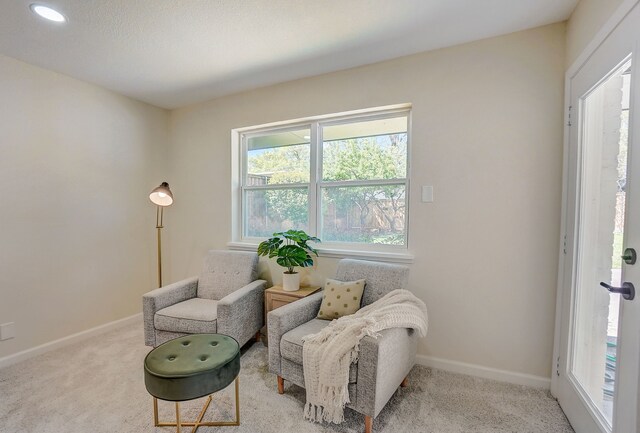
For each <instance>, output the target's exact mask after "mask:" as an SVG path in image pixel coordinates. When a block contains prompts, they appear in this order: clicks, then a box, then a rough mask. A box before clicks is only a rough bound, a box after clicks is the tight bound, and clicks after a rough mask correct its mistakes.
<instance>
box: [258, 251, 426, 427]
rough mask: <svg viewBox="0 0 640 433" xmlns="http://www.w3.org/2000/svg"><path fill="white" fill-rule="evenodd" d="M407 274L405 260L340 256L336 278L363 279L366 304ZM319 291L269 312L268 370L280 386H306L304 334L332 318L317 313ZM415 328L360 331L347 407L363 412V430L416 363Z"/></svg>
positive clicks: (404, 283)
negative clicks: (364, 333) (392, 261)
mask: <svg viewBox="0 0 640 433" xmlns="http://www.w3.org/2000/svg"><path fill="white" fill-rule="evenodd" d="M408 278H409V269H408V268H407V267H406V266H400V265H392V264H387V263H378V262H369V261H363V260H351V259H343V260H341V261H340V263H339V264H338V269H337V271H336V279H337V280H340V281H354V280H358V279H364V280H365V289H364V294H363V297H362V305H363V306H364V305H368V304H371V303H372V302H374V301H376V300H378V299H380V298H381V297H383V296H384V295H386V294H387V293H389V292H391V291H392V290H395V289H405V288H406V286H407V282H408ZM321 302H322V292H319V293H316V294H314V295H311V296H308V297H306V298H304V299H301V300H299V301H296V302H292V303H290V304H288V305H285V306H282V307H280V308H278V309H276V310H273V311H271V312H269V316H268V322H269V326H268V332H269V370H270V371H271V372H272V373H274V374H276V375H277V376H278V392H279V393H280V394H282V393H283V392H284V381H285V380H288V381H290V382H291V383H294V384H296V385H298V386H301V387H303V388H304V373H303V368H302V338H303V337H304V336H306V335H309V334H315V333H316V332H318V331H320V330H321V329H322V328H324V327H325V326H327V325H328V324H329V323H330V321H328V320H321V319H317V318H316V316H317V314H318V310H319V309H320V304H321ZM417 347H418V333H417V332H416V331H413V330H410V329H405V328H392V329H387V330H384V331H382V335H381V336H380V337H379V338H372V337H364V338H363V339H362V340H361V342H360V354H359V357H358V359H359V360H358V362H357V363H355V364H352V365H351V368H350V370H349V386H348V389H349V398H350V400H351V403H350V404H348V405H347V407H348V408H351V409H353V410H355V411H356V412H359V413H361V414H363V415H365V432H366V433H371V429H372V426H373V419H374V418H375V417H376V416H378V414H379V413H380V411H381V410H382V408H383V407H384V406H385V405H386V404H387V402H388V401H389V399H390V398H391V396H392V395H393V393H394V392H395V391H396V389H397V388H398V386H406V384H407V381H406V377H407V375H408V374H409V371H410V370H411V368H412V367H413V365H414V364H415V358H416V351H417Z"/></svg>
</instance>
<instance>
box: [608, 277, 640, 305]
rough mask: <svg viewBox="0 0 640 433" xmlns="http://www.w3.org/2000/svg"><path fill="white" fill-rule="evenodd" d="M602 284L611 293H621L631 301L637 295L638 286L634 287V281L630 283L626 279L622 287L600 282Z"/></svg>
mask: <svg viewBox="0 0 640 433" xmlns="http://www.w3.org/2000/svg"><path fill="white" fill-rule="evenodd" d="M600 285H601V286H602V287H604V288H605V289H607V290H608V291H610V292H611V293H620V294H621V295H622V297H623V298H624V299H626V300H627V301H631V300H632V299H633V298H635V297H636V288H635V287H633V284H632V283H628V282H626V281H625V282H624V283H622V287H614V286H610V285H609V284H607V283H600Z"/></svg>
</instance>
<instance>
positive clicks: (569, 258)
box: [552, 5, 640, 433]
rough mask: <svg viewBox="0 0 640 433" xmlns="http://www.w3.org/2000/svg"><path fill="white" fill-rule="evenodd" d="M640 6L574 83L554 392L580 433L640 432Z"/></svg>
mask: <svg viewBox="0 0 640 433" xmlns="http://www.w3.org/2000/svg"><path fill="white" fill-rule="evenodd" d="M638 28H640V6H638V5H636V6H635V7H634V8H633V9H632V10H631V11H630V12H629V14H627V15H626V17H625V18H623V19H622V21H621V22H620V23H619V24H618V26H617V27H616V28H615V29H614V30H613V31H612V32H611V34H609V36H607V38H606V39H605V40H604V42H603V43H602V44H601V45H600V46H599V47H598V48H597V49H596V50H595V51H594V53H593V54H592V55H591V56H590V57H589V59H588V60H587V61H586V62H585V63H584V64H583V65H582V67H581V68H580V69H579V70H578V72H576V73H575V74H574V75H573V76H571V77H570V79H569V90H570V106H571V107H570V116H569V122H568V128H567V133H568V140H567V146H566V148H565V167H564V170H565V183H564V204H563V217H564V222H563V254H562V256H561V260H560V277H559V287H558V291H559V304H558V307H559V314H558V335H557V347H558V349H557V352H556V353H557V358H556V360H555V361H556V362H555V365H556V371H555V372H554V373H555V374H554V377H553V379H552V391H553V392H554V395H555V396H556V397H557V398H558V402H559V403H560V406H561V407H562V409H563V410H564V412H565V414H566V415H567V418H568V419H569V421H570V423H571V425H572V426H573V428H574V429H575V431H576V432H577V433H609V432H616V433H638V432H640V425H639V423H638V408H639V404H640V399H639V397H638V394H639V391H640V378H639V374H638V371H639V369H640V368H639V367H640V302H639V301H638V300H637V299H636V297H635V293H634V292H635V286H634V283H635V284H636V285H638V287H639V288H640V263H636V262H635V259H634V251H633V248H640V224H639V223H638V221H640V143H639V140H638V138H640V137H639V134H638V133H639V132H640V115H639V110H638V109H637V105H634V102H635V103H636V104H637V102H638V101H640V97H639V95H640V88H639V86H638V83H639V81H638V72H637V71H638V69H637V66H638V65H637V63H638V59H640V58H639V57H638V56H637V53H638V46H639V45H640V33H639V32H638V31H637V29H638Z"/></svg>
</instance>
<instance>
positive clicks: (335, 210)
mask: <svg viewBox="0 0 640 433" xmlns="http://www.w3.org/2000/svg"><path fill="white" fill-rule="evenodd" d="M409 114H410V113H409V110H408V107H406V106H404V107H402V108H394V109H386V110H376V111H368V112H366V113H362V112H361V113H357V114H351V115H340V116H323V117H322V118H316V119H306V120H303V121H295V122H289V123H286V122H283V123H280V124H278V125H277V126H270V127H254V128H243V129H242V130H236V131H234V133H235V134H236V138H235V140H237V143H238V145H237V149H238V150H237V151H239V155H238V156H239V159H238V163H239V165H240V167H241V169H240V170H239V173H238V174H239V179H238V180H237V194H238V196H237V200H238V201H237V204H239V206H238V209H236V211H237V215H238V218H239V221H240V222H239V227H238V230H237V232H236V235H235V236H234V237H235V240H239V241H243V242H249V243H255V242H257V241H258V240H259V239H261V238H265V237H268V236H271V235H272V234H273V233H274V232H277V231H283V230H288V229H291V228H295V229H303V230H305V231H307V232H308V233H309V234H312V235H316V236H318V237H320V238H321V239H322V241H323V243H322V245H321V247H323V248H334V249H340V250H364V251H398V250H400V251H402V250H405V252H406V248H407V216H408V212H407V201H406V197H407V191H408V187H409V180H408V178H409V176H408V155H409V152H408V149H409Z"/></svg>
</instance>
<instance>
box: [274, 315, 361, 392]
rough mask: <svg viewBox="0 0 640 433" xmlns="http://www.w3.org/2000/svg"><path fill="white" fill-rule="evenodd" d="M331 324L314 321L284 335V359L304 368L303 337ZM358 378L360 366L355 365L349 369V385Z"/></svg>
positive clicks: (282, 340) (281, 347)
mask: <svg viewBox="0 0 640 433" xmlns="http://www.w3.org/2000/svg"><path fill="white" fill-rule="evenodd" d="M329 323H331V322H330V321H328V320H322V319H312V320H311V321H309V322H306V323H303V324H302V325H300V326H298V327H297V328H294V329H292V330H291V331H289V332H287V333H286V334H284V335H283V336H282V339H281V340H280V353H281V354H282V357H283V358H284V359H287V360H289V361H291V362H295V363H296V364H300V366H302V344H303V343H302V337H306V336H307V335H310V334H316V333H318V332H320V330H322V329H323V328H324V327H325V326H327V325H329ZM357 377H358V364H357V363H354V364H351V367H350V368H349V383H355V382H356V379H357Z"/></svg>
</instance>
